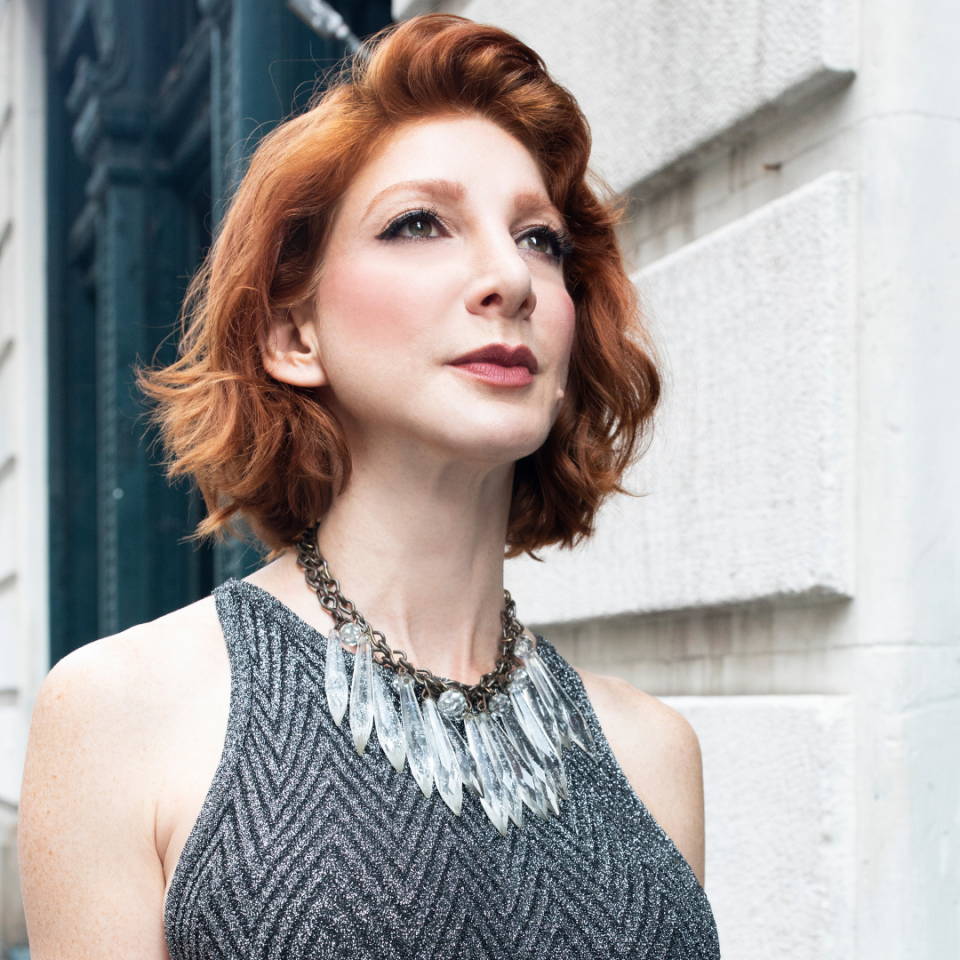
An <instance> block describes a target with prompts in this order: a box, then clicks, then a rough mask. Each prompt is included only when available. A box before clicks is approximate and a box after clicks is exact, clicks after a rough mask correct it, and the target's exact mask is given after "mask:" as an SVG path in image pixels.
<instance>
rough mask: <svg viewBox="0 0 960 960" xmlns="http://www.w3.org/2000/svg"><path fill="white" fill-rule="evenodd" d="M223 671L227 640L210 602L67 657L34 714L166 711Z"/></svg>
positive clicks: (45, 688) (50, 679) (44, 687)
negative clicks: (180, 696) (179, 695)
mask: <svg viewBox="0 0 960 960" xmlns="http://www.w3.org/2000/svg"><path fill="white" fill-rule="evenodd" d="M223 667H227V668H228V663H227V657H226V650H225V647H224V642H223V634H222V631H221V629H220V624H219V620H218V618H217V613H216V609H215V607H214V602H213V599H212V598H207V599H204V600H201V601H199V602H197V603H194V604H191V605H190V606H188V607H184V608H183V609H181V610H177V611H175V612H174V613H171V614H168V615H167V616H164V617H160V618H159V619H157V620H154V621H152V622H150V623H144V624H140V625H139V626H136V627H131V628H130V629H129V630H125V631H124V632H123V633H119V634H116V635H115V636H112V637H106V638H104V639H102V640H97V641H95V642H93V643H88V644H86V645H85V646H83V647H80V648H79V649H77V650H75V651H74V652H73V653H71V654H70V655H69V656H67V657H64V659H63V660H60V661H59V662H58V663H57V664H56V665H55V666H54V667H53V669H52V670H51V671H50V673H49V674H48V675H47V678H46V680H45V681H44V683H43V685H42V687H41V688H40V693H39V695H38V698H37V704H36V708H35V712H36V711H39V712H40V713H41V714H42V713H43V712H45V711H50V710H53V711H55V712H63V711H67V712H70V711H80V712H82V713H84V715H85V716H88V717H91V718H102V719H104V720H106V719H109V717H110V716H111V715H112V716H115V717H116V718H117V719H120V717H121V716H122V715H123V714H124V713H125V712H126V711H127V710H135V711H143V710H145V709H146V710H150V708H151V707H155V708H157V709H161V708H162V707H163V704H164V703H169V701H170V698H171V697H173V698H174V699H176V693H177V691H180V690H183V691H184V693H186V692H187V690H186V689H185V688H189V687H190V686H191V684H192V683H193V682H196V681H199V680H201V679H202V678H203V677H204V674H206V677H207V678H209V676H210V674H209V671H210V670H211V669H212V670H217V669H218V668H223Z"/></svg>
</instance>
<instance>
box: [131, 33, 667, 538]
mask: <svg viewBox="0 0 960 960" xmlns="http://www.w3.org/2000/svg"><path fill="white" fill-rule="evenodd" d="M366 52H367V56H366V57H365V58H364V59H363V61H362V62H357V63H356V65H355V66H354V67H353V68H352V70H351V71H350V72H349V73H345V74H344V76H343V77H342V78H341V79H340V80H338V81H336V82H335V83H334V84H333V85H332V86H331V87H330V88H328V89H327V90H326V91H325V92H324V93H323V94H322V95H321V96H320V97H319V98H318V99H317V100H316V101H315V102H314V103H313V105H312V106H311V108H310V109H309V110H307V111H306V112H305V113H303V114H302V115H300V116H297V117H295V118H293V119H291V120H289V121H287V122H286V123H284V124H282V125H281V126H279V127H278V128H277V129H276V130H274V131H273V132H272V133H271V134H270V135H269V136H267V137H266V138H265V139H264V140H263V141H262V143H261V144H260V146H259V147H258V148H257V150H256V152H255V153H254V155H253V158H252V160H251V162H250V167H249V170H248V172H247V174H246V177H245V178H244V180H243V182H242V184H241V185H240V187H239V189H238V191H237V194H236V196H235V197H234V199H233V202H232V205H231V207H230V210H229V212H228V213H227V215H226V217H225V218H224V220H223V223H222V228H221V230H220V232H219V235H218V237H217V238H216V241H215V242H214V244H213V247H212V249H211V251H210V254H209V256H208V258H207V260H206V262H205V263H204V265H203V266H202V268H201V269H200V271H199V272H198V274H197V276H196V277H195V278H194V280H193V282H192V284H191V286H190V289H189V291H188V293H187V298H186V302H185V304H184V310H183V325H184V336H183V342H182V349H181V354H180V359H179V360H177V362H176V363H174V364H172V365H171V366H168V367H165V368H162V369H154V370H150V371H145V372H142V373H141V375H140V383H141V386H142V388H143V389H144V391H145V392H146V394H147V395H148V396H149V397H150V398H151V399H152V400H153V401H154V402H155V411H154V415H155V419H156V421H157V423H158V424H159V427H160V435H161V437H162V438H163V441H164V445H165V449H166V452H167V457H168V470H169V473H170V475H171V476H172V477H179V476H192V477H193V478H194V480H195V481H196V483H197V485H198V486H199V488H200V491H201V492H202V494H203V496H204V499H205V501H206V504H207V509H208V515H207V517H206V519H205V520H204V521H203V522H202V524H201V525H200V528H199V531H198V532H199V534H200V535H209V534H217V533H219V532H222V531H223V530H224V529H225V528H228V527H229V526H230V523H231V521H232V520H233V519H235V518H236V515H237V514H240V515H241V516H242V517H243V518H244V519H245V520H246V522H247V523H248V524H249V525H250V526H251V528H252V529H253V531H254V532H255V533H256V534H257V535H258V536H259V537H260V539H261V540H263V541H264V542H265V543H266V544H267V545H268V546H269V547H271V548H272V549H274V550H276V549H279V548H282V547H284V546H287V545H290V544H292V543H294V542H295V541H296V540H297V539H298V538H299V537H300V535H301V533H302V532H303V531H304V530H305V529H306V528H307V527H308V526H311V525H313V524H314V523H316V522H317V521H318V520H319V519H320V518H322V516H323V515H324V513H325V512H326V511H327V509H328V508H329V506H330V503H331V501H332V499H333V497H334V496H335V495H336V494H337V492H338V491H339V490H341V489H342V488H343V487H344V486H345V485H346V484H347V483H348V482H349V479H350V451H349V449H348V446H347V441H346V437H345V435H344V431H343V428H342V426H341V425H340V423H339V422H338V421H337V419H336V417H335V416H334V415H333V413H332V412H331V411H330V409H329V408H328V407H327V406H326V405H325V404H324V401H323V399H322V398H321V397H320V396H319V394H318V392H317V391H315V390H312V389H304V388H298V387H294V386H290V385H288V384H285V383H281V382H279V381H277V380H275V379H273V378H272V377H271V376H270V375H269V374H267V372H266V371H265V369H264V365H263V361H262V358H261V353H260V346H259V345H260V343H261V342H262V338H263V334H264V331H265V330H266V329H267V327H268V326H269V324H270V323H271V320H272V318H273V317H275V316H277V315H278V313H279V312H280V311H282V310H284V309H286V308H289V307H291V306H294V305H296V304H298V303H302V302H304V301H305V300H307V299H308V298H310V297H311V296H314V295H315V294H316V291H317V286H318V270H319V265H320V261H321V258H322V255H323V248H324V241H325V238H326V236H327V233H328V231H329V229H330V226H331V223H332V221H333V218H334V217H335V215H336V212H337V208H338V203H339V201H340V199H341V197H342V196H343V194H344V192H345V191H346V189H347V188H348V186H349V185H350V183H351V181H352V179H353V178H354V177H355V176H356V174H357V172H358V171H359V170H360V169H362V168H363V167H364V165H365V164H366V163H368V162H369V161H370V160H371V159H372V158H373V157H374V156H375V155H376V154H377V153H378V151H381V150H383V149H384V147H385V146H386V145H387V144H388V142H389V139H390V137H391V135H392V134H393V133H394V132H395V131H396V130H397V129H398V128H400V127H402V126H403V125H404V124H409V123H415V122H417V121H421V120H425V119H429V118H433V117H442V116H451V115H453V116H455V115H458V114H467V115H471V114H472V115H479V116H482V117H484V118H486V119H488V120H490V121H492V122H493V123H495V124H498V125H499V126H500V127H501V128H502V129H503V130H505V131H506V132H507V133H509V134H511V135H512V136H513V137H515V138H516V139H517V140H518V141H519V142H520V143H522V144H523V145H524V146H525V147H526V148H527V150H529V151H530V154H531V155H532V156H533V158H534V160H535V161H536V162H537V164H538V166H539V169H540V171H541V173H542V176H543V179H544V183H545V185H546V188H547V191H548V193H549V195H550V198H551V200H552V201H553V204H554V205H555V206H556V208H557V209H558V210H559V211H560V213H561V215H562V216H563V218H564V220H565V224H566V228H567V229H568V230H569V232H570V233H571V235H572V237H573V240H574V245H575V249H574V252H573V253H572V254H571V255H570V256H569V257H568V258H567V259H566V260H565V264H564V277H565V282H566V284H567V288H568V290H569V292H570V295H571V297H572V298H573V301H574V304H575V308H576V322H575V334H574V344H573V350H572V355H571V362H570V372H569V381H568V385H567V390H566V396H565V399H564V401H563V404H562V407H561V410H560V412H559V415H558V417H557V420H556V422H555V424H554V426H553V428H552V430H551V431H550V434H549V436H548V438H547V440H546V442H545V443H544V444H543V446H542V447H541V448H540V449H539V450H537V451H536V453H534V454H532V455H531V456H528V457H525V458H523V459H522V460H520V461H519V462H518V463H517V464H516V467H515V473H514V481H513V501H512V505H511V509H510V517H509V526H508V532H507V543H506V548H507V554H508V555H509V556H514V555H517V554H520V553H523V552H528V553H531V554H532V553H533V552H534V551H535V550H537V549H538V548H540V547H544V546H546V545H549V544H561V545H564V546H572V545H573V544H575V543H576V542H577V541H579V540H580V539H582V538H583V537H586V536H589V534H590V533H591V532H592V530H593V522H594V516H595V514H596V511H597V509H598V507H599V506H600V504H601V503H602V502H603V500H604V498H605V497H607V496H608V495H609V494H611V493H613V492H615V491H619V490H621V486H620V481H621V477H622V475H623V471H624V469H625V468H626V467H627V465H628V464H629V463H630V462H631V460H632V459H633V458H634V457H635V456H636V455H637V454H638V453H639V451H640V445H641V442H642V440H643V438H644V434H645V432H646V429H647V428H648V427H649V424H650V422H651V416H652V414H653V410H654V407H655V405H656V403H657V399H658V397H659V393H660V381H659V377H658V374H657V369H656V366H655V364H654V362H653V360H652V352H651V349H650V345H649V341H648V337H647V334H646V331H645V329H644V327H643V325H642V323H641V317H640V311H639V306H638V302H637V297H636V293H635V291H634V288H633V284H631V283H630V281H629V279H628V278H627V276H626V273H625V271H624V267H623V262H622V260H621V256H620V251H619V247H618V244H617V240H616V236H615V232H614V228H615V225H616V213H615V209H614V207H613V205H612V204H611V203H609V202H604V201H602V200H601V199H599V198H598V196H597V195H596V193H595V192H594V191H593V190H592V189H591V187H590V186H589V185H588V172H587V161H588V159H589V155H590V131H589V128H588V126H587V122H586V120H585V119H584V116H583V114H582V113H581V111H580V108H579V107H578V105H577V103H576V101H575V100H574V98H573V97H572V96H571V95H570V93H568V92H567V91H566V90H565V89H564V88H563V87H561V86H559V85H558V84H557V83H555V82H554V81H553V80H552V79H551V78H550V76H549V75H548V74H547V71H546V68H545V66H544V64H543V61H542V60H541V59H540V57H539V56H537V54H536V53H534V52H533V50H531V49H530V48H529V47H527V46H526V45H525V44H523V43H521V42H520V41H519V40H518V39H517V38H516V37H514V36H511V35H510V34H508V33H505V32H504V31H503V30H499V29H497V28H495V27H490V26H483V25H480V24H476V23H473V22H471V21H469V20H464V19H462V18H460V17H455V16H447V15H442V14H432V15H428V16H423V17H418V18H416V19H413V20H410V21H409V22H407V23H404V24H402V25H400V26H396V27H392V28H388V29H387V30H386V31H384V32H382V33H381V34H379V35H378V36H377V37H375V38H374V39H373V41H372V42H370V44H369V45H368V47H367V49H366Z"/></svg>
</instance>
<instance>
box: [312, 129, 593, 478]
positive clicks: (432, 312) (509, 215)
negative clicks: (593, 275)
mask: <svg viewBox="0 0 960 960" xmlns="http://www.w3.org/2000/svg"><path fill="white" fill-rule="evenodd" d="M567 243H568V241H567V239H566V234H565V232H564V230H563V226H562V221H561V218H560V215H559V213H558V212H557V210H556V209H555V208H554V207H553V205H552V204H551V202H550V199H549V196H548V194H547V191H546V188H545V187H544V183H543V179H542V178H541V176H540V172H539V171H538V169H537V166H536V163H535V162H534V160H533V158H532V157H531V155H530V154H529V153H528V151H527V150H526V148H525V147H523V146H522V145H521V144H520V143H519V142H518V141H517V140H515V139H513V137H511V136H510V135H509V134H507V133H505V132H504V131H503V130H501V129H500V128H499V127H497V126H495V125H494V124H492V123H490V122H489V121H487V120H483V119H480V118H475V117H469V118H456V119H450V118H446V119H437V120H432V121H426V122H423V123H419V124H415V125H411V126H407V127H404V128H402V129H400V130H399V131H398V132H397V133H396V134H395V135H394V137H393V139H392V140H391V141H390V142H389V143H388V145H387V146H386V148H385V149H384V150H382V151H381V153H380V154H379V157H378V158H377V159H375V160H373V161H372V162H371V163H370V164H369V165H368V166H367V167H366V168H365V169H364V170H362V171H361V173H360V174H359V175H358V176H357V178H356V180H355V181H354V182H353V184H352V185H351V187H350V188H349V189H348V190H347V192H346V194H345V195H344V197H343V202H342V205H341V207H340V210H339V212H338V214H337V217H336V219H335V222H334V224H333V226H332V230H331V234H330V237H329V241H328V245H327V247H326V250H325V255H324V259H323V264H322V266H321V272H320V283H319V287H318V292H317V296H316V298H315V299H314V301H313V302H312V303H311V304H310V305H309V306H308V307H307V306H305V308H301V309H308V310H309V311H310V313H309V317H308V318H306V319H304V320H303V321H302V324H303V325H305V327H307V328H312V334H313V336H315V338H316V349H317V353H318V355H319V366H320V367H321V368H322V370H321V375H320V376H321V379H320V381H319V382H320V383H321V384H322V386H321V389H322V390H323V391H324V392H325V393H326V394H327V398H328V400H329V401H330V403H331V404H332V405H333V407H334V409H335V410H336V411H337V412H338V414H339V415H340V417H341V419H342V420H343V422H344V426H345V428H346V430H347V433H348V436H349V437H350V439H351V443H356V442H360V443H363V444H364V445H367V444H371V443H374V444H375V443H376V442H377V441H378V440H379V441H386V442H389V443H397V442H401V443H403V442H404V441H410V442H412V443H413V444H415V445H416V446H417V447H419V448H420V449H421V450H423V451H424V452H433V453H434V454H436V455H439V456H440V457H441V458H442V459H445V460H461V461H462V460H467V461H479V462H486V463H508V462H512V461H514V460H517V459H519V458H520V457H523V456H526V455H527V454H529V453H532V452H533V451H534V450H536V449H537V448H538V447H539V446H540V445H541V444H542V443H543V441H544V440H545V439H546V436H547V433H548V432H549V430H550V427H551V425H552V424H553V421H554V419H555V417H556V415H557V411H558V409H559V406H560V401H561V400H562V398H563V389H564V386H565V384H566V380H567V367H568V363H569V358H570V347H571V343H572V340H573V330H574V306H573V302H572V300H571V299H570V295H569V294H568V293H567V290H566V287H565V285H564V280H563V268H562V253H563V250H564V248H565V247H566V245H567ZM308 332H310V331H309V330H308V329H304V330H303V331H302V333H308Z"/></svg>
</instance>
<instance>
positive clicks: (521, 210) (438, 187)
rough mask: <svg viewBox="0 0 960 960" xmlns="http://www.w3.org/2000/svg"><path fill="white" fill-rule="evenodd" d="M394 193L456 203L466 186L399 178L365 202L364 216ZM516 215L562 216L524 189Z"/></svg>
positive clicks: (544, 197)
mask: <svg viewBox="0 0 960 960" xmlns="http://www.w3.org/2000/svg"><path fill="white" fill-rule="evenodd" d="M396 193H422V194H426V195H428V196H431V197H436V198H437V199H438V200H446V201H447V202H449V203H456V202H458V201H460V200H463V198H464V197H465V196H466V194H467V188H466V187H465V186H464V185H463V184H462V183H460V182H459V181H456V180H443V179H430V180H401V181H400V182H399V183H392V184H390V186H389V187H385V188H384V189H383V190H381V191H380V192H379V193H378V194H376V196H374V197H373V199H372V200H371V201H370V203H368V204H367V209H366V213H365V214H364V216H365V217H366V216H369V215H370V213H371V211H373V210H374V209H375V208H376V207H377V206H378V204H380V203H381V202H382V201H383V200H387V199H389V198H390V197H391V196H392V195H393V194H396ZM516 208H517V215H518V216H520V217H527V216H531V215H533V214H551V215H553V216H555V217H556V218H557V220H558V221H559V222H560V223H561V224H562V223H563V217H562V216H561V214H560V211H559V210H558V209H557V208H556V207H555V206H554V205H553V202H552V201H551V200H550V198H549V197H548V196H547V195H546V194H545V193H541V192H540V191H537V190H525V191H523V192H522V193H519V194H517V197H516Z"/></svg>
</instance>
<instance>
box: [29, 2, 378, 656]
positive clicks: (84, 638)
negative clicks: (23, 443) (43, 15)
mask: <svg viewBox="0 0 960 960" xmlns="http://www.w3.org/2000/svg"><path fill="white" fill-rule="evenodd" d="M334 6H336V7H337V9H338V10H339V12H340V13H341V14H342V15H343V16H344V18H345V19H346V21H347V23H348V24H349V25H350V26H351V27H352V29H353V31H354V32H355V33H357V34H359V35H360V36H364V35H368V34H370V33H373V32H375V31H376V30H378V29H380V27H382V26H384V25H385V24H386V23H387V22H388V19H389V0H354V2H348V0H342V2H335V3H334ZM48 24H49V56H48V63H49V68H48V69H49V76H48V134H49V135H48V144H49V146H48V238H49V239H48V244H49V277H48V284H49V289H48V295H49V301H48V302H49V321H48V322H49V331H48V342H49V410H50V421H49V445H50V522H51V528H50V571H51V573H50V601H51V661H52V662H56V660H58V659H60V657H62V656H64V655H65V654H66V653H69V652H70V651H71V650H73V649H75V648H76V647H78V646H80V645H82V644H84V643H87V642H88V641H90V640H93V639H95V638H96V637H98V636H104V635H106V634H109V633H115V632H116V631H118V630H122V629H125V628H126V627H129V626H131V625H132V624H135V623H140V622H143V621H145V620H151V619H154V618H155V617H158V616H161V615H162V614H164V613H167V612H169V611H170V610H173V609H176V608H177V607H180V606H183V605H184V604H187V603H190V602H192V601H193V600H196V599H198V598H200V597H202V596H205V595H207V594H208V593H209V592H210V590H211V589H212V587H213V586H214V584H215V583H216V582H219V581H221V580H223V579H225V578H226V577H228V576H234V575H243V574H244V573H245V572H246V571H247V570H248V569H249V568H250V567H251V566H252V565H253V564H254V563H255V562H257V560H258V556H259V555H258V553H257V551H256V550H255V549H252V548H245V547H243V546H242V545H240V544H237V543H236V542H232V543H230V544H227V545H226V546H223V547H217V548H211V547H210V546H208V545H204V544H196V543H194V542H191V541H189V540H187V539H186V537H187V536H188V535H189V534H190V532H191V531H192V530H193V528H194V526H195V525H196V523H197V521H198V519H199V518H200V516H201V513H200V511H201V510H202V505H201V503H200V502H199V499H198V497H197V495H196V494H195V493H194V492H193V491H191V490H189V489H187V488H186V487H185V486H184V487H181V488H171V487H169V486H168V485H167V483H166V480H165V479H164V476H163V471H162V469H161V467H160V464H159V451H158V450H157V449H156V445H155V437H154V436H152V434H151V432H150V430H149V429H148V427H147V424H146V421H145V416H144V414H145V408H144V406H143V404H142V403H141V401H140V399H139V397H138V395H137V392H136V389H135V387H134V384H133V368H134V366H135V365H136V364H137V363H138V362H149V361H150V360H151V359H152V358H154V357H156V358H158V359H161V360H162V359H169V358H172V357H173V356H174V354H175V351H176V339H175V330H176V322H177V315H178V310H179V307H180V302H181V300H182V298H183V294H184V292H185V290H186V286H187V283H188V281H189V278H190V276H191V274H192V272H193V270H194V269H195V268H196V265H197V263H198V262H199V260H200V258H201V257H202V255H203V253H204V251H205V249H206V248H207V246H208V245H209V242H210V235H211V232H212V231H213V230H214V229H215V227H216V222H217V219H218V217H219V216H220V215H221V213H222V210H223V207H224V204H225V203H227V202H229V196H230V191H231V189H232V187H233V185H234V184H235V183H236V181H237V180H238V178H239V177H240V176H241V175H242V173H243V170H244V165H245V160H246V158H247V157H248V156H249V153H250V151H251V150H252V149H253V147H254V146H255V145H256V142H257V140H258V139H259V137H260V136H262V135H263V133H264V132H266V131H267V130H269V129H270V128H271V127H272V126H273V125H274V124H276V123H277V122H278V121H279V120H281V119H282V118H283V117H284V116H287V115H289V114H290V113H291V112H292V111H295V110H296V109H298V108H301V107H302V106H303V105H304V104H305V103H306V102H307V100H308V99H309V96H310V95H311V94H312V93H313V91H314V90H315V88H316V85H317V84H318V83H319V82H320V80H321V77H322V76H323V74H324V72H325V71H326V70H328V69H329V68H330V67H332V66H334V65H335V64H336V62H337V61H338V60H339V58H340V57H341V56H342V55H343V48H342V47H341V45H340V44H339V43H338V42H336V41H333V40H330V39H325V38H323V37H321V36H319V35H318V34H317V33H315V32H314V31H313V30H311V29H310V28H309V27H308V26H306V25H305V24H304V23H303V22H301V20H300V19H298V17H296V16H295V15H294V14H293V13H292V12H291V11H290V10H289V9H288V8H287V6H286V5H285V4H284V3H283V2H282V0H51V2H50V4H49V8H48Z"/></svg>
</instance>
